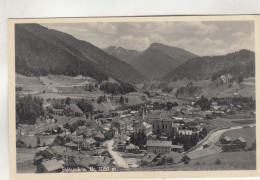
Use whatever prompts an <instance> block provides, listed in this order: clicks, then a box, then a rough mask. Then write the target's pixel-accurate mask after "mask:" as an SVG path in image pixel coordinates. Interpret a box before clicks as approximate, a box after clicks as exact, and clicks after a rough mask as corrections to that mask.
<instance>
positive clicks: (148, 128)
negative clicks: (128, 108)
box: [133, 120, 153, 136]
mask: <svg viewBox="0 0 260 180" xmlns="http://www.w3.org/2000/svg"><path fill="white" fill-rule="evenodd" d="M133 131H134V133H135V134H136V133H144V134H145V135H146V136H149V135H152V134H153V126H152V125H151V124H148V123H147V122H143V121H142V120H141V121H139V122H134V124H133Z"/></svg>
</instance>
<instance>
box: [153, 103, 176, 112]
mask: <svg viewBox="0 0 260 180" xmlns="http://www.w3.org/2000/svg"><path fill="white" fill-rule="evenodd" d="M175 106H178V103H177V102H166V103H159V102H154V105H153V109H154V110H156V109H166V110H167V111H169V110H171V109H172V108H173V107H175Z"/></svg>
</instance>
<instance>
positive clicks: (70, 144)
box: [64, 142, 78, 147]
mask: <svg viewBox="0 0 260 180" xmlns="http://www.w3.org/2000/svg"><path fill="white" fill-rule="evenodd" d="M64 146H69V147H78V145H77V144H75V143H72V142H68V143H66V144H65V145H64Z"/></svg>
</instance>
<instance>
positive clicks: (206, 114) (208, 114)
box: [204, 111, 214, 119]
mask: <svg viewBox="0 0 260 180" xmlns="http://www.w3.org/2000/svg"><path fill="white" fill-rule="evenodd" d="M204 117H205V119H213V118H214V114H213V111H205V112H204Z"/></svg>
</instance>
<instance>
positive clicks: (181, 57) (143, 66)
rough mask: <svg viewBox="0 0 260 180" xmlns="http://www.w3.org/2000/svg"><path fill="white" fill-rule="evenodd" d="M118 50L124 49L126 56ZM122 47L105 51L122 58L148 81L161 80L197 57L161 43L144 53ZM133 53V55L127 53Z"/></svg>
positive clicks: (112, 47) (109, 48)
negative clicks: (179, 66)
mask: <svg viewBox="0 0 260 180" xmlns="http://www.w3.org/2000/svg"><path fill="white" fill-rule="evenodd" d="M117 49H119V50H121V49H124V52H126V54H125V55H122V54H121V53H120V52H119V51H117ZM126 50H127V49H125V48H122V47H116V46H110V47H108V48H106V49H105V51H106V52H108V53H109V54H111V55H113V56H115V57H118V58H121V59H122V60H124V61H125V62H127V63H128V64H130V65H132V66H133V67H134V68H136V69H137V70H139V72H141V73H142V74H143V75H144V76H145V77H147V78H148V79H150V80H151V79H154V78H160V77H163V76H164V75H166V74H167V73H168V72H169V71H171V70H172V69H174V68H175V67H177V66H178V65H180V64H182V63H184V62H185V61H187V60H188V59H190V58H193V57H197V55H195V54H192V53H190V52H188V51H186V50H184V49H182V48H177V47H173V46H168V45H164V44H161V43H152V44H150V46H149V47H148V48H147V49H145V50H144V51H142V52H139V51H137V50H128V51H126ZM127 52H131V53H127Z"/></svg>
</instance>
